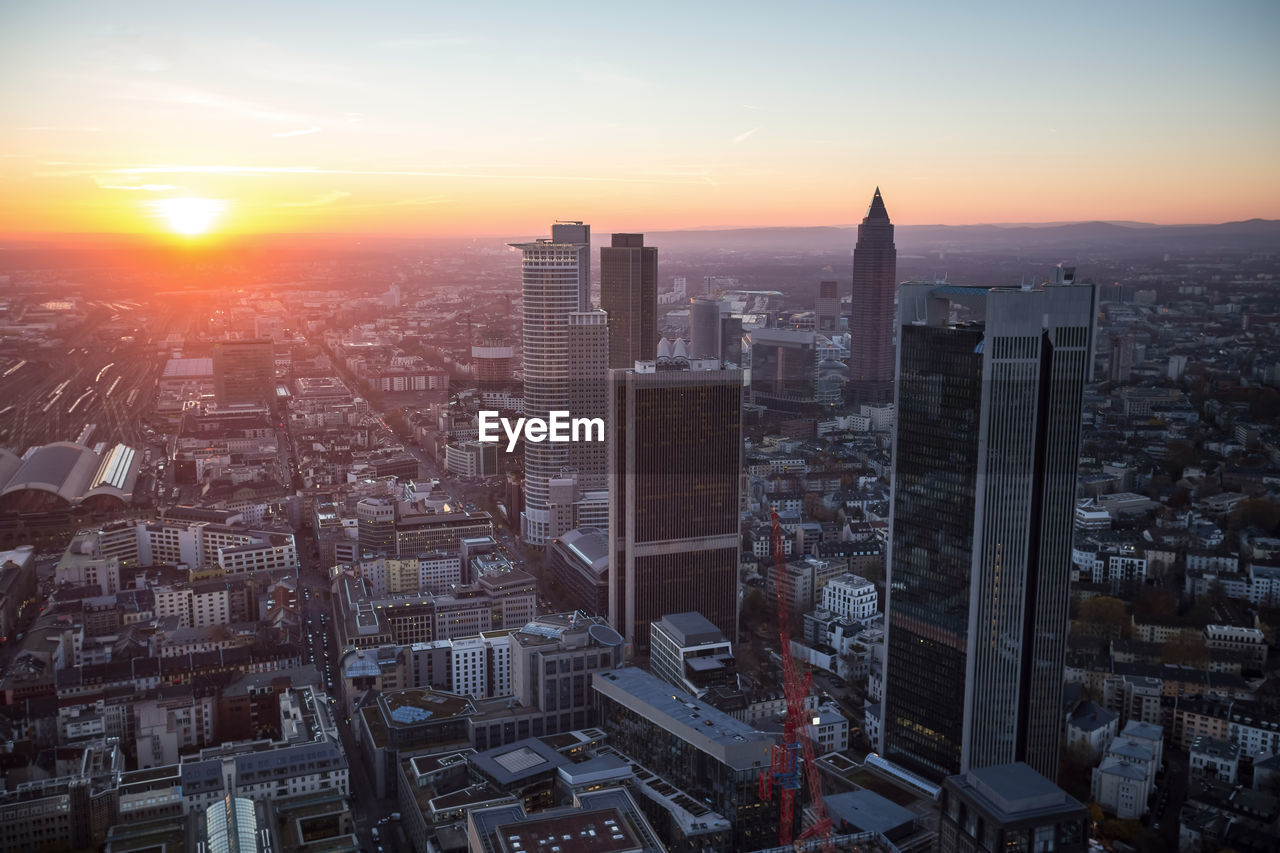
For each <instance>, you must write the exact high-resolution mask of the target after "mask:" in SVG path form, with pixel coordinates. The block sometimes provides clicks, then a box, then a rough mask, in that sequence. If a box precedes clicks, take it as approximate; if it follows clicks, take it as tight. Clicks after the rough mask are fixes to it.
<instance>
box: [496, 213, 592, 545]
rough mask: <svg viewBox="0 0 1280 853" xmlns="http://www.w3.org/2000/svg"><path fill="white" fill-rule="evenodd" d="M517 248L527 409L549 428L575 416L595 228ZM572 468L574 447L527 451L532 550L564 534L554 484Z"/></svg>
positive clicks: (569, 229)
mask: <svg viewBox="0 0 1280 853" xmlns="http://www.w3.org/2000/svg"><path fill="white" fill-rule="evenodd" d="M511 245H512V246H513V247H514V248H517V249H520V250H521V252H523V253H524V256H523V260H522V262H521V270H522V275H523V286H524V347H523V353H522V357H523V368H524V409H525V414H526V415H528V416H529V417H535V418H542V419H544V420H545V419H546V418H547V417H548V416H549V414H550V412H552V411H566V410H568V408H569V393H570V372H569V315H570V314H572V313H574V312H576V311H587V310H589V309H590V307H591V304H590V299H591V293H590V286H591V226H590V225H584V224H583V223H581V222H574V223H556V224H555V225H552V226H551V238H550V239H540V240H537V241H535V242H533V243H512V244H511ZM568 464H569V450H568V445H567V444H560V443H553V442H547V441H541V442H533V441H530V442H526V443H525V455H524V465H525V478H524V504H525V506H524V512H523V513H522V515H521V519H520V530H521V537H522V538H523V539H524V541H526V542H528V543H529V544H530V545H546V544H547V543H548V542H549V541H550V540H552V539H554V538H555V537H556V535H558V534H559V533H561V532H562V531H561V530H558V529H556V528H557V524H556V523H555V520H554V519H553V517H552V512H551V480H552V479H554V478H557V477H559V476H560V474H561V469H563V468H565V467H566V466H567V465H568ZM565 529H567V528H565Z"/></svg>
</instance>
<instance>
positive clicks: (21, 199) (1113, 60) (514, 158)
mask: <svg viewBox="0 0 1280 853" xmlns="http://www.w3.org/2000/svg"><path fill="white" fill-rule="evenodd" d="M1277 46H1280V3H1277V2H1275V0H1258V2H1220V3H1207V2H1176V0H1165V2H1111V3H1093V2H1083V3H1081V2H1076V3H1053V4H1050V3H943V2H938V3H905V2H904V3H892V4H891V3H884V2H875V3H861V2H786V3H777V2H771V3H760V4H756V3H752V2H736V3H729V2H725V3H722V2H684V3H665V2H649V3H639V2H632V3H625V4H624V3H602V2H594V3H573V2H556V3H498V2H474V3H465V4H464V3H435V2H403V3H392V2H372V0H370V2H363V3H353V2H342V3H324V2H307V3H281V2H264V1H263V0H259V2H253V3H237V2H223V3H216V4H215V3H201V4H195V3H172V2H157V3H139V2H127V3H97V2H83V3H67V2H48V1H47V0H46V2H23V3H16V2H15V3H8V4H5V5H4V8H3V10H2V11H0V73H2V75H3V80H4V85H3V87H2V89H0V104H2V105H3V106H2V108H0V234H9V235H16V234H26V235H30V234H39V233H51V232H155V233H162V232H164V231H166V230H169V229H170V228H171V227H172V226H173V222H172V221H167V220H166V217H165V216H164V215H162V214H163V213H164V211H166V210H168V211H169V212H170V213H171V212H172V211H173V206H172V204H171V203H170V205H169V207H168V208H166V206H165V204H164V202H165V201H166V200H169V201H170V202H172V200H174V199H197V200H201V201H197V202H195V203H194V204H196V206H197V207H198V208H200V210H203V211H204V212H206V213H208V214H209V215H211V216H213V217H214V219H215V223H214V231H215V232H220V233H227V234H234V233H260V232H267V233H271V232H291V233H296V232H370V231H382V232H388V233H397V234H414V233H421V234H440V235H451V234H465V233H476V234H529V233H542V232H543V231H544V230H545V227H546V223H547V222H549V221H550V220H552V219H556V218H573V219H585V220H586V221H589V222H592V223H593V224H594V225H596V226H597V227H598V228H601V229H618V230H625V229H631V230H657V229H670V228H686V227H713V226H755V225H839V224H849V223H854V222H857V221H858V220H859V219H860V218H861V216H862V214H863V212H864V211H865V208H866V205H867V203H868V201H869V199H870V196H871V192H872V190H873V189H874V188H875V187H876V186H877V185H879V186H880V187H881V188H882V190H883V192H884V195H885V199H886V201H887V203H888V206H889V210H890V213H891V215H893V217H894V220H895V221H896V222H899V223H904V224H924V223H947V224H968V223H979V222H1023V221H1032V222H1046V221H1069V220H1086V219H1126V220H1141V221H1147V222H1161V223H1180V222H1188V223H1190V222H1196V223H1200V222H1221V221H1227V220H1237V219H1246V218H1251V217H1266V218H1280V165H1278V161H1280V158H1277V155H1276V152H1277V150H1280V98H1277V94H1276V92H1277V84H1280V51H1278V50H1277ZM158 202H160V204H157V203H158ZM197 213H199V211H197ZM169 220H172V217H171V216H170V217H169Z"/></svg>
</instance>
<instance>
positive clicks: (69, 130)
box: [18, 124, 102, 133]
mask: <svg viewBox="0 0 1280 853" xmlns="http://www.w3.org/2000/svg"><path fill="white" fill-rule="evenodd" d="M18 130H23V131H41V132H43V131H56V132H57V133H101V132H102V128H100V127H55V126H53V125H48V124H35V125H30V126H28V127H20V128H18Z"/></svg>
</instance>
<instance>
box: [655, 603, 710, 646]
mask: <svg viewBox="0 0 1280 853" xmlns="http://www.w3.org/2000/svg"><path fill="white" fill-rule="evenodd" d="M658 627H660V628H661V629H662V630H663V632H665V633H666V634H667V636H669V637H671V639H673V640H674V641H675V642H676V645H679V646H700V645H703V644H705V643H723V642H725V636H724V632H723V631H721V630H720V629H719V628H717V627H716V626H715V625H714V624H712V622H711V620H710V619H708V618H707V617H705V616H703V615H702V614H701V613H696V612H693V611H689V612H686V613H669V614H667V615H666V616H663V617H662V618H661V619H660V620H658Z"/></svg>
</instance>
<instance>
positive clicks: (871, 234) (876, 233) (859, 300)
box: [845, 187, 898, 405]
mask: <svg viewBox="0 0 1280 853" xmlns="http://www.w3.org/2000/svg"><path fill="white" fill-rule="evenodd" d="M897 273H898V250H897V248H896V247H895V246H894V245H893V223H892V222H890V221H889V211H887V210H885V207H884V199H882V198H881V197H880V188H879V187H876V193H875V195H873V196H872V197H871V207H869V208H868V209H867V215H866V216H865V217H864V218H863V220H862V224H861V225H859V226H858V244H857V246H856V247H855V248H854V250H853V303H852V305H851V310H850V312H849V335H850V343H849V381H848V383H847V385H846V392H845V399H846V400H847V401H848V402H850V403H853V404H854V405H860V404H863V403H870V404H873V405H878V404H880V403H892V402H893V363H894V350H893V340H894V315H895V313H896V306H895V298H896V292H897V288H896V285H897Z"/></svg>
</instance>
